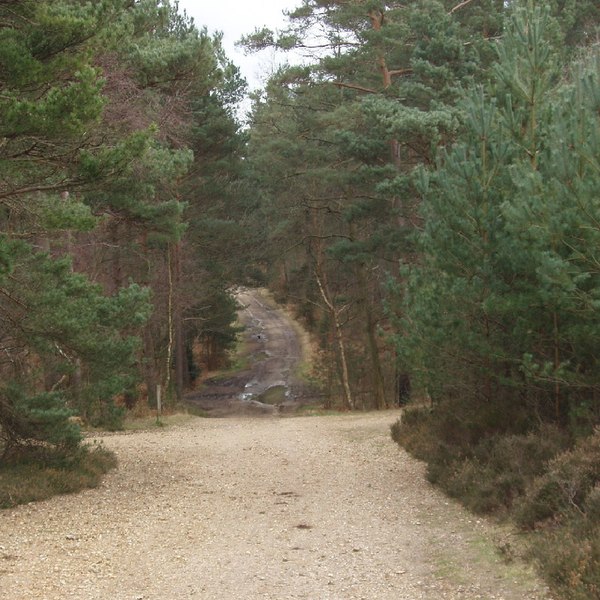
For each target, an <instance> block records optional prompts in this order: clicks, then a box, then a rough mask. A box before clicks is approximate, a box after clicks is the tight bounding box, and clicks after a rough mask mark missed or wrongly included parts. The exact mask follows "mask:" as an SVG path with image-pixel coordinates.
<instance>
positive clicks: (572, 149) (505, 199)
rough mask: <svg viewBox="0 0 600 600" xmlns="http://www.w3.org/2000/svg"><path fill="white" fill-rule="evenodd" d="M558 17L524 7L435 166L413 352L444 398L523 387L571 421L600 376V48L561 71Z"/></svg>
mask: <svg viewBox="0 0 600 600" xmlns="http://www.w3.org/2000/svg"><path fill="white" fill-rule="evenodd" d="M548 30H549V31H550V32H552V31H554V29H553V27H552V21H551V20H550V18H549V16H548V15H547V13H544V12H543V11H542V12H540V11H537V12H536V13H530V14H528V13H524V12H520V11H517V13H516V15H515V20H514V22H513V25H512V27H511V29H509V30H508V31H507V34H506V36H505V39H504V40H503V42H502V44H501V45H500V47H499V56H500V62H499V65H498V67H497V69H495V73H496V79H495V82H494V87H493V88H491V89H490V90H489V91H486V90H484V89H482V88H479V89H476V90H474V91H473V92H471V93H470V94H468V96H467V99H466V101H465V103H464V104H463V106H462V111H463V114H464V123H465V134H464V138H465V139H464V141H462V142H460V143H458V144H456V145H455V146H454V147H453V148H452V149H451V150H450V151H448V152H447V153H446V154H445V155H444V156H443V157H442V158H441V160H440V161H439V164H438V168H437V170H436V172H434V173H433V174H431V175H428V174H426V173H423V174H422V179H421V183H420V186H421V189H422V190H423V192H424V204H423V216H424V219H425V229H424V232H423V235H422V236H421V238H420V240H419V244H420V249H421V252H422V253H423V255H424V257H425V259H426V260H425V261H424V263H423V265H422V266H419V268H418V269H412V270H411V271H410V275H409V277H410V284H409V286H408V289H407V291H406V296H405V300H406V303H405V306H406V313H407V319H406V321H405V326H406V329H405V332H406V334H407V335H405V336H402V338H400V340H401V346H400V351H401V352H402V353H403V354H404V357H405V359H406V360H407V361H412V363H413V365H414V368H415V371H417V372H418V373H419V376H420V377H422V378H423V385H425V386H427V387H428V388H429V389H430V393H431V394H432V395H434V396H435V397H438V396H439V395H440V394H442V395H448V394H454V395H456V394H461V395H463V396H465V397H469V398H471V399H472V400H474V401H475V402H477V403H479V402H481V401H482V400H484V399H485V401H487V402H495V403H500V402H502V401H503V398H505V397H506V396H507V395H514V394H518V395H520V396H521V397H522V398H524V402H525V403H526V404H527V405H528V407H529V408H528V409H529V410H532V411H537V412H538V413H539V414H540V415H542V417H543V418H545V419H554V420H558V421H560V422H562V423H564V422H566V420H568V415H569V413H573V411H575V412H578V411H579V407H580V406H582V405H585V406H587V407H588V408H591V406H592V404H594V403H593V401H592V400H591V398H592V396H593V393H594V392H593V390H595V389H596V390H597V386H598V384H599V382H598V379H597V374H598V368H597V366H598V364H597V356H596V352H595V350H594V345H595V342H594V341H593V340H596V339H598V336H599V335H600V330H599V329H598V324H599V323H598V319H597V315H596V309H595V308H594V307H595V305H596V301H597V296H598V293H599V291H600V279H599V278H598V276H599V272H598V269H597V266H595V257H594V254H593V252H594V251H593V248H595V247H597V246H598V242H599V241H600V240H598V234H599V233H600V232H599V230H598V227H597V222H598V215H597V210H598V206H597V202H595V200H594V198H597V196H598V186H599V185H600V179H599V178H598V172H599V171H598V168H597V164H596V162H597V161H596V159H595V158H593V157H595V156H598V148H597V144H598V140H599V139H600V138H599V136H600V130H599V123H598V119H597V110H598V105H597V91H594V90H595V88H596V87H597V86H598V84H599V82H598V79H597V73H598V70H597V64H598V63H597V61H598V57H597V56H591V57H590V58H589V59H587V60H586V61H585V62H584V63H583V64H582V65H581V66H574V67H573V77H572V80H571V81H570V82H568V83H563V82H560V81H559V80H558V78H557V73H558V71H557V68H556V65H557V59H556V57H557V55H556V54H555V53H553V50H552V47H551V45H550V42H549V41H548V38H547V37H545V32H547V31H548ZM551 38H552V36H550V39H551ZM584 89H589V90H590V92H591V93H589V94H587V93H585V92H584V91H583V90H584ZM597 408H598V407H597V406H595V405H594V408H592V409H591V412H590V413H589V416H590V418H593V417H592V414H593V413H594V411H596V413H595V414H597Z"/></svg>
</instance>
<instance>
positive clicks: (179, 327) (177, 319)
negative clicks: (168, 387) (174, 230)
mask: <svg viewBox="0 0 600 600" xmlns="http://www.w3.org/2000/svg"><path fill="white" fill-rule="evenodd" d="M173 288H174V290H175V293H174V294H173V327H174V343H175V394H176V397H177V400H178V401H179V402H181V401H182V400H183V387H184V378H185V371H186V356H185V341H184V334H183V316H182V310H181V297H180V294H179V291H180V289H181V242H177V243H176V244H174V245H173Z"/></svg>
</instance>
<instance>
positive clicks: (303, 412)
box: [294, 404, 344, 417]
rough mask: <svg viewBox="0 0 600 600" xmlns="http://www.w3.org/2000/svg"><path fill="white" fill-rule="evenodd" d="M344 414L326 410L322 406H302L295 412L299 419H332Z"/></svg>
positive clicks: (330, 409)
mask: <svg viewBox="0 0 600 600" xmlns="http://www.w3.org/2000/svg"><path fill="white" fill-rule="evenodd" d="M341 414H344V413H343V412H341V411H339V410H334V409H332V408H325V407H324V406H323V405H322V404H302V405H301V406H299V407H298V408H297V409H296V411H295V412H294V416H297V417H332V416H340V415H341Z"/></svg>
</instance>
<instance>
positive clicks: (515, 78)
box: [0, 0, 600, 598]
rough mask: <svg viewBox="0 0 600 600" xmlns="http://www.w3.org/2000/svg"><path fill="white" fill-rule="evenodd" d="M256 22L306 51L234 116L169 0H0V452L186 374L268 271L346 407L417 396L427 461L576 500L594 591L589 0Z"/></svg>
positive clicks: (598, 473)
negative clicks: (240, 294)
mask: <svg viewBox="0 0 600 600" xmlns="http://www.w3.org/2000/svg"><path fill="white" fill-rule="evenodd" d="M240 44H241V45H242V46H243V47H244V48H245V49H246V51H247V52H253V51H259V50H261V49H264V48H275V49H278V50H279V51H280V52H281V53H285V52H287V51H293V56H294V57H295V59H294V60H293V61H290V63H289V64H285V66H282V67H280V68H279V69H278V70H277V71H276V72H275V73H274V74H273V75H272V76H271V77H270V78H269V80H268V81H267V82H266V84H265V88H264V89H263V90H259V91H256V92H253V93H252V95H251V99H252V108H251V110H250V114H249V115H248V116H247V120H246V121H245V122H243V123H242V122H241V119H240V113H239V109H238V106H239V103H240V101H241V100H242V98H243V97H244V95H245V94H246V84H245V82H244V80H243V78H242V77H241V75H240V72H239V69H238V68H237V67H236V66H235V65H234V64H232V63H231V61H230V60H229V59H228V57H227V56H226V55H225V52H224V51H223V48H222V44H221V37H220V36H219V35H218V34H217V35H209V33H208V32H207V31H206V29H204V28H203V27H202V23H198V24H196V23H194V22H193V21H192V20H191V19H190V18H188V16H187V15H186V14H185V13H183V12H182V11H180V10H179V7H178V5H177V2H176V1H170V0H98V1H96V2H85V1H83V0H36V1H33V0H0V66H1V68H0V90H1V91H0V115H1V120H0V127H1V129H2V130H1V131H0V169H1V171H2V177H1V179H0V224H1V225H0V227H1V228H0V454H3V455H4V457H5V458H6V457H9V456H10V455H11V453H14V452H17V451H18V449H19V448H21V447H22V445H23V444H31V443H34V444H39V443H46V444H52V445H55V446H57V447H76V446H77V445H78V444H79V441H80V436H81V433H80V430H79V425H78V424H77V423H76V422H74V421H73V418H72V417H73V415H77V416H78V417H79V418H80V419H81V421H82V422H84V423H86V424H89V425H92V426H102V427H108V428H118V427H119V426H120V423H121V420H122V418H123V415H124V414H125V411H126V410H127V408H131V407H133V406H134V405H136V404H139V403H147V404H148V405H149V406H154V405H155V403H156V390H157V386H158V385H160V386H161V387H162V388H163V390H165V391H166V394H167V398H168V399H169V401H171V402H176V401H181V400H182V399H183V398H184V394H185V391H186V390H187V389H189V388H190V386H192V384H193V382H194V379H195V378H196V377H197V376H198V374H199V373H200V372H202V371H207V370H211V369H214V368H217V367H220V366H223V365H224V364H225V363H226V360H227V356H228V352H229V350H231V348H232V347H233V346H234V344H235V341H236V303H235V300H234V298H233V296H232V292H231V290H232V287H233V286H234V285H239V284H243V285H261V286H263V285H264V286H267V287H269V288H270V289H271V290H272V291H273V293H274V294H275V296H276V298H277V299H278V300H280V301H281V302H284V303H286V304H288V305H290V306H292V307H293V308H294V310H295V311H296V313H297V315H298V318H299V319H300V320H301V321H302V322H303V323H304V325H305V326H306V327H307V328H308V330H309V331H310V332H311V333H312V334H313V335H314V338H315V340H316V341H317V343H318V348H319V351H318V358H317V360H316V363H315V365H314V373H313V379H314V380H315V381H317V382H318V383H319V385H320V386H321V389H322V391H323V394H324V396H325V398H326V403H327V405H328V406H329V407H339V408H344V409H347V410H354V409H383V408H385V407H390V406H397V405H405V404H408V403H411V404H412V405H413V408H410V409H408V410H407V411H406V413H405V418H404V420H403V422H402V423H398V424H397V425H396V426H395V427H394V429H393V435H394V438H395V439H396V440H397V441H398V442H399V443H401V444H402V445H404V446H406V447H407V448H408V449H409V450H410V451H411V452H414V453H415V454H416V455H417V456H419V457H420V458H423V459H424V460H426V461H427V462H428V464H429V476H430V479H431V480H432V481H434V482H436V483H438V484H440V485H442V486H443V487H444V488H445V489H446V491H448V492H449V493H451V494H453V495H455V496H457V497H460V498H462V499H463V501H465V502H466V503H467V504H468V505H470V506H471V508H473V509H474V510H479V511H483V512H490V511H509V512H510V511H514V512H515V514H516V515H517V518H518V519H519V522H520V523H521V524H522V526H523V527H525V528H531V529H537V528H541V527H542V525H543V524H547V523H549V522H554V523H557V522H560V523H564V522H569V523H570V524H571V525H572V531H573V532H574V533H572V534H570V535H572V540H571V538H570V537H569V538H568V540H567V541H566V542H565V545H566V547H568V546H569V544H571V543H572V546H573V548H572V549H571V550H569V551H567V550H565V556H567V555H568V557H567V558H565V557H563V559H564V560H563V559H561V560H560V561H559V560H558V559H553V558H552V557H551V556H550V554H548V555H547V556H544V557H543V559H544V560H545V561H546V563H547V565H548V569H549V577H550V578H554V580H555V581H556V584H557V585H558V586H559V588H560V589H563V591H564V590H568V593H569V594H572V595H570V596H568V597H572V598H587V597H590V598H591V597H597V593H599V590H600V541H599V540H600V535H598V534H599V533H600V530H599V529H598V527H599V525H598V516H599V515H600V433H599V430H598V426H599V425H600V365H599V360H598V359H599V355H600V317H599V313H600V256H599V255H598V249H599V248H600V51H599V44H600V7H599V6H598V4H597V2H596V1H595V0H537V1H535V0H522V1H520V0H511V1H505V0H464V1H462V2H458V1H456V0H408V1H403V2H381V1H378V0H298V8H297V9H295V10H293V11H291V12H289V13H288V15H287V26H286V28H285V29H284V30H282V31H270V30H268V29H258V30H256V31H254V32H253V33H249V34H248V35H247V36H246V37H245V38H244V39H243V40H241V41H240ZM300 55H301V56H302V57H303V58H302V60H301V61H299V60H297V57H298V56H300ZM558 531H559V533H556V531H554V530H549V531H548V530H547V529H544V533H543V535H545V536H548V538H549V539H550V542H548V544H549V545H548V546H547V547H551V545H552V543H553V542H552V540H553V539H555V538H553V537H552V536H555V537H556V536H563V537H564V536H565V535H566V534H565V533H564V531H563V530H562V529H561V530H558ZM581 540H584V542H581ZM576 542H578V543H576ZM579 542H581V543H579ZM576 546H577V547H576ZM569 552H571V553H569ZM560 586H562V587H560ZM564 593H565V594H566V593H567V592H566V591H565V592H564ZM578 594H579V595H578ZM586 594H587V595H586ZM594 594H596V596H595V595H594ZM565 597H566V596H565Z"/></svg>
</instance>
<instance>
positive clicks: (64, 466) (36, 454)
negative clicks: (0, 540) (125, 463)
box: [0, 444, 117, 508]
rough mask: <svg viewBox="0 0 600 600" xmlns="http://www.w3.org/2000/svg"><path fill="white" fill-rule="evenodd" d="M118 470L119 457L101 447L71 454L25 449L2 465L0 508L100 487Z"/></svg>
mask: <svg viewBox="0 0 600 600" xmlns="http://www.w3.org/2000/svg"><path fill="white" fill-rule="evenodd" d="M116 466H117V459H116V456H115V455H114V454H113V453H112V452H110V451H109V450H107V449H106V448H104V447H103V446H101V445H99V444H96V445H94V446H82V447H80V448H78V449H77V450H75V451H70V452H63V451H60V450H56V449H50V448H45V447H35V448H31V447H29V448H26V449H23V451H22V452H20V453H19V454H15V455H14V456H12V457H11V459H10V460H9V461H5V462H4V463H2V464H0V508H12V507H14V506H17V505H19V504H27V503H28V502H35V501H39V500H46V499H47V498H51V497H52V496H57V495H60V494H72V493H75V492H79V491H81V490H82V489H85V488H94V487H97V486H98V485H100V482H101V481H102V476H103V475H104V474H105V473H107V472H108V471H110V470H111V469H114V468H115V467H116Z"/></svg>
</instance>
